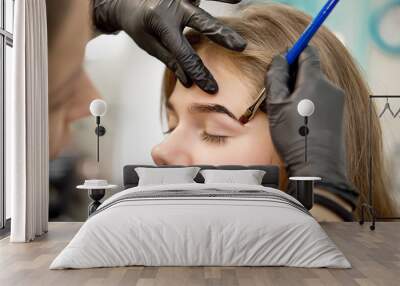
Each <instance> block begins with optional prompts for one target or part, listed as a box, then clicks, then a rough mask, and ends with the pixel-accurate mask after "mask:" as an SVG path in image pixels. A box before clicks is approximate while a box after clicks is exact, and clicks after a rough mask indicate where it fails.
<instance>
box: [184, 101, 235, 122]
mask: <svg viewBox="0 0 400 286" xmlns="http://www.w3.org/2000/svg"><path fill="white" fill-rule="evenodd" d="M188 109H189V111H191V112H198V113H222V114H226V115H228V116H229V117H231V118H233V119H235V120H238V119H237V118H236V116H235V115H234V114H233V113H232V112H231V111H229V110H228V109H227V108H226V107H225V106H223V105H220V104H201V103H194V104H192V105H190V106H189V108H188Z"/></svg>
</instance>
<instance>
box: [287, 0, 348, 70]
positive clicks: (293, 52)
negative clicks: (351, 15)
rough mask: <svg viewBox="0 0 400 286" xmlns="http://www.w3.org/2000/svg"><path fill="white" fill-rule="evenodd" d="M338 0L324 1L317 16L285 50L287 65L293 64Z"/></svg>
mask: <svg viewBox="0 0 400 286" xmlns="http://www.w3.org/2000/svg"><path fill="white" fill-rule="evenodd" d="M339 1H340V0H328V2H326V4H325V6H324V7H323V8H322V9H321V11H320V12H319V13H318V15H317V17H315V18H314V20H313V21H312V22H311V24H310V25H309V26H308V27H307V29H306V30H305V31H304V33H303V34H302V35H301V36H300V38H299V39H298V40H297V42H296V43H295V44H294V46H293V47H292V48H291V49H290V50H289V51H288V52H287V54H286V60H287V62H288V63H289V65H291V64H293V63H294V62H295V61H296V60H297V58H298V57H299V56H300V54H301V53H302V52H303V51H304V49H305V48H306V47H307V45H308V43H309V42H310V41H311V39H312V37H313V36H314V34H315V33H316V32H317V31H318V29H319V27H321V26H322V24H323V23H324V22H325V20H326V18H327V17H328V16H329V14H330V13H331V12H332V10H333V9H334V8H335V6H336V4H337V3H339Z"/></svg>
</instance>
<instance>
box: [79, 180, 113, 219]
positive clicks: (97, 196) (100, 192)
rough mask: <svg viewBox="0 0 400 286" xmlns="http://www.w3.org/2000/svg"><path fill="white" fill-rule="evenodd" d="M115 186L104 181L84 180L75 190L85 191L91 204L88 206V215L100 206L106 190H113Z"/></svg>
mask: <svg viewBox="0 0 400 286" xmlns="http://www.w3.org/2000/svg"><path fill="white" fill-rule="evenodd" d="M117 187H118V186H117V185H109V184H108V183H107V181H106V180H85V183H84V184H83V185H79V186H77V187H76V188H77V189H79V190H87V191H88V195H89V198H90V199H91V200H92V203H91V204H90V205H89V206H88V215H89V216H90V215H91V214H92V213H94V212H95V211H96V210H97V208H98V207H99V206H100V205H101V202H100V201H101V199H102V198H103V197H104V195H105V194H106V190H110V189H115V188H117Z"/></svg>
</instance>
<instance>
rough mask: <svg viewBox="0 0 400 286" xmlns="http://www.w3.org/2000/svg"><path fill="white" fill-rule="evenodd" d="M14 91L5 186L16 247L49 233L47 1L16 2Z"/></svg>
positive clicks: (8, 103) (9, 109)
mask: <svg viewBox="0 0 400 286" xmlns="http://www.w3.org/2000/svg"><path fill="white" fill-rule="evenodd" d="M14 9H15V10H14V11H15V18H14V21H15V22H14V49H13V52H14V71H13V91H12V93H11V96H10V97H9V98H6V106H7V109H6V169H7V171H6V187H7V188H10V190H11V194H12V195H11V237H10V241H12V242H28V241H31V240H33V239H35V237H36V236H40V235H42V234H43V233H45V232H47V226H48V194H49V185H48V180H49V176H48V173H49V167H48V166H49V155H48V154H49V152H48V98H47V96H48V85H47V80H48V77H47V68H48V67H47V56H48V54H47V23H46V2H45V0H18V1H15V8H14Z"/></svg>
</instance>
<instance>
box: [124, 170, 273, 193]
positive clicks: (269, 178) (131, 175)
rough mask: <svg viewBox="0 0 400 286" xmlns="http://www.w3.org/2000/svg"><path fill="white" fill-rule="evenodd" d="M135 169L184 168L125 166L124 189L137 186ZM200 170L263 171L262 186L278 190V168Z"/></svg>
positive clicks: (196, 179) (201, 179)
mask: <svg viewBox="0 0 400 286" xmlns="http://www.w3.org/2000/svg"><path fill="white" fill-rule="evenodd" d="M137 167H147V168H156V167H157V168H181V167H185V166H154V165H126V166H125V167H124V189H128V188H133V187H136V186H137V185H138V182H139V177H138V175H137V173H136V171H135V168H137ZM196 167H200V168H201V169H220V170H248V169H252V170H254V169H255V170H263V171H265V175H264V177H263V180H262V185H263V186H265V187H271V188H275V189H278V188H279V167H278V166H272V165H266V166H265V165H254V166H240V165H225V166H208V165H196ZM194 180H195V181H196V182H197V183H204V178H203V176H202V175H201V174H200V172H199V173H198V174H197V176H196V177H195V178H194Z"/></svg>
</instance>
